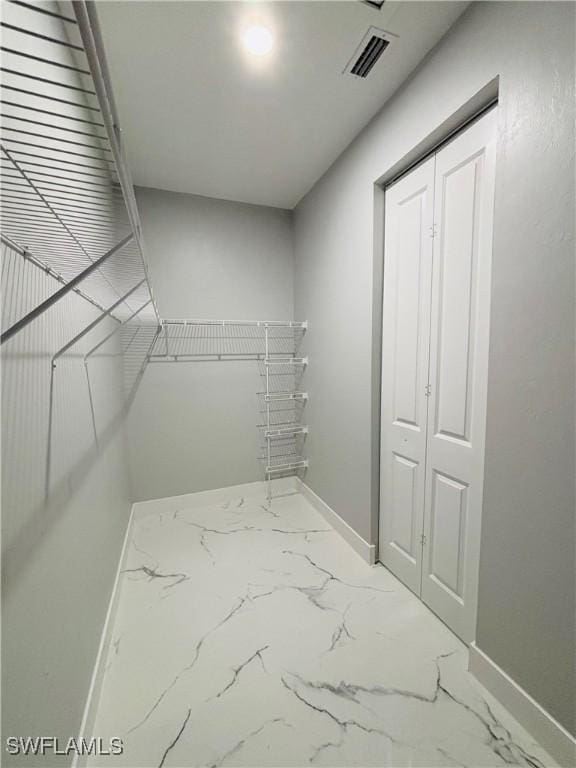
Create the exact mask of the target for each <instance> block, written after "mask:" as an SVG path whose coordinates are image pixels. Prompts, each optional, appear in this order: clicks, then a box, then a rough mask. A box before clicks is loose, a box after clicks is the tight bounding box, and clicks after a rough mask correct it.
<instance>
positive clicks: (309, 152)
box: [98, 0, 467, 208]
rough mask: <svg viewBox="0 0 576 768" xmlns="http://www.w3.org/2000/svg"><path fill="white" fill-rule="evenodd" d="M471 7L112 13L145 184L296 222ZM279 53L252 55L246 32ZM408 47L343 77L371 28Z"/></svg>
mask: <svg viewBox="0 0 576 768" xmlns="http://www.w3.org/2000/svg"><path fill="white" fill-rule="evenodd" d="M466 6H467V3H465V2H391V1H390V0H388V1H387V2H385V4H384V6H383V8H382V10H376V9H374V8H372V7H370V6H368V5H365V4H363V3H360V2H357V0H355V1H354V2H347V1H342V2H338V1H335V0H332V1H330V0H328V1H325V2H318V1H316V0H314V1H312V2H308V1H303V2H297V1H294V0H291V1H290V0H288V1H285V0H277V1H276V2H267V3H253V2H239V1H237V2H226V1H224V2H165V1H164V2H134V1H131V2H102V3H100V4H99V6H98V12H99V18H100V22H101V26H102V34H103V37H104V42H105V47H106V53H107V57H108V62H109V66H110V70H111V75H112V83H113V86H114V93H115V97H116V101H117V104H118V111H119V113H120V121H121V124H122V128H123V132H124V139H125V142H126V147H127V153H128V157H129V160H130V164H131V170H132V174H133V177H134V182H135V183H136V184H138V185H141V186H147V187H156V188H159V189H168V190H173V191H177V192H190V193H194V194H199V195H206V196H209V197H217V198H224V199H228V200H240V201H243V202H248V203H257V204H261V205H272V206H277V207H281V208H292V207H294V206H295V205H296V203H297V202H298V201H299V200H300V198H301V197H303V195H305V194H306V192H307V191H308V190H309V189H310V188H311V187H312V186H313V184H314V183H315V182H316V181H317V179H319V178H320V176H321V175H322V174H323V173H324V172H325V171H326V169H327V168H328V167H329V166H330V165H331V163H332V162H333V161H334V160H335V159H336V157H338V155H339V154H340V153H341V152H342V150H343V149H344V148H345V147H346V145H347V144H348V143H349V142H350V141H351V140H352V139H353V138H354V136H355V135H356V134H357V133H358V132H359V131H360V130H361V128H363V126H364V125H366V123H367V122H368V121H369V120H370V118H371V117H372V116H373V115H374V114H375V113H376V112H377V111H378V110H379V108H380V107H381V106H382V105H383V104H384V102H385V101H386V100H387V99H388V98H389V97H390V96H391V95H392V93H393V92H394V91H395V90H396V89H397V88H398V86H399V85H400V83H402V81H403V80H404V79H405V78H406V77H407V76H408V75H409V74H410V72H411V71H412V70H413V69H414V68H415V67H416V66H417V64H418V63H419V62H420V61H421V60H422V59H423V57H424V56H425V55H426V53H427V52H428V51H429V50H430V49H431V48H432V47H433V46H434V45H435V44H436V43H437V42H438V41H439V40H440V38H441V37H442V35H443V34H444V33H445V32H446V31H447V29H448V28H449V27H450V26H451V24H453V22H454V21H455V20H456V18H457V17H458V16H459V15H460V14H461V13H462V11H463V10H464V9H465V8H466ZM254 21H260V22H263V23H265V24H266V25H267V26H269V27H270V28H271V29H272V30H273V33H274V35H275V38H276V43H277V44H276V46H275V49H274V51H273V52H272V53H271V54H270V55H268V56H266V57H254V56H250V55H249V54H247V53H246V52H245V51H244V50H243V49H242V47H241V45H240V42H239V37H240V35H241V33H242V31H243V29H245V26H246V25H247V24H250V23H252V22H254ZM371 25H374V26H377V27H380V28H381V29H385V30H387V31H389V32H393V33H394V34H396V35H398V36H399V39H398V40H396V41H395V42H394V44H393V45H391V46H390V47H389V48H388V50H387V51H385V53H384V55H383V56H382V58H381V59H380V61H379V62H378V63H377V64H376V66H375V67H374V69H373V70H372V72H371V74H370V75H369V76H368V78H367V79H366V80H360V79H358V78H354V77H352V76H350V75H343V74H342V71H343V69H344V67H345V66H346V64H347V62H348V60H349V59H350V57H351V56H352V54H353V53H354V51H355V49H356V47H357V46H358V44H359V43H360V41H361V39H362V38H363V36H364V34H365V33H366V31H367V29H368V27H369V26H371Z"/></svg>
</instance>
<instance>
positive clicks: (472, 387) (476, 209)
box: [421, 110, 496, 641]
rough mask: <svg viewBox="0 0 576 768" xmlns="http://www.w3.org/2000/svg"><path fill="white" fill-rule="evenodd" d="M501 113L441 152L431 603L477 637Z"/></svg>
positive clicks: (429, 487)
mask: <svg viewBox="0 0 576 768" xmlns="http://www.w3.org/2000/svg"><path fill="white" fill-rule="evenodd" d="M495 117H496V115H495V110H492V111H491V112H489V113H488V114H486V115H485V116H484V117H482V118H481V119H480V120H478V121H477V122H476V123H474V124H472V125H471V126H470V127H469V128H468V129H467V130H465V131H464V132H463V133H462V134H460V135H459V136H457V137H456V138H455V139H454V140H453V141H452V142H451V143H450V144H448V145H447V146H446V147H445V148H444V149H442V150H440V152H438V153H437V155H436V184H435V212H434V222H435V236H434V241H433V242H434V269H433V280H432V307H431V319H432V324H431V338H430V392H431V394H430V402H429V410H428V430H427V433H428V436H427V443H428V445H427V464H426V491H425V513H424V514H425V520H424V534H425V545H424V564H423V574H422V593H421V594H422V599H423V600H424V602H426V603H427V604H428V605H429V606H430V607H431V608H432V610H433V611H435V613H437V614H438V615H439V616H440V617H441V618H442V619H443V620H444V621H445V622H446V623H447V624H448V626H449V627H451V628H452V629H453V630H454V632H456V634H458V635H459V636H460V637H461V638H462V639H463V640H465V641H470V640H472V639H474V632H475V622H476V602H477V581H478V560H479V547H480V518H481V510H482V490H483V474H484V438H485V424H486V388H487V372H488V325H489V303H490V301H489V299H490V264H491V252H492V216H493V207H494V165H495Z"/></svg>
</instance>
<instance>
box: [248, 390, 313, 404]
mask: <svg viewBox="0 0 576 768" xmlns="http://www.w3.org/2000/svg"><path fill="white" fill-rule="evenodd" d="M258 394H259V395H261V396H262V397H263V398H264V402H266V403H277V402H281V401H283V400H308V392H269V393H266V392H258Z"/></svg>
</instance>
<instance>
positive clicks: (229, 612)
mask: <svg viewBox="0 0 576 768" xmlns="http://www.w3.org/2000/svg"><path fill="white" fill-rule="evenodd" d="M183 498H184V499H185V498H186V497H183ZM187 498H190V497H187ZM180 504H181V506H180ZM120 589H121V591H120V597H119V603H118V610H117V613H116V617H115V622H114V627H113V634H112V642H111V644H110V651H109V655H108V658H107V660H106V672H105V676H104V682H103V686H102V692H101V698H100V702H99V707H98V713H97V717H96V723H95V728H94V735H96V736H99V737H102V738H109V737H111V736H118V737H120V738H122V739H123V741H124V754H123V755H122V756H121V757H114V758H112V757H100V758H95V757H93V758H91V762H90V763H89V765H90V766H107V768H113V766H114V768H116V766H118V768H120V767H123V766H133V767H134V768H136V767H138V768H147V767H148V766H158V767H162V766H165V767H166V768H168V766H171V767H172V768H174V767H175V766H178V767H179V768H184V767H190V766H211V767H214V768H216V767H217V766H253V767H254V768H255V767H256V766H263V767H265V768H272V766H284V767H286V768H287V767H288V766H290V767H292V768H296V767H299V766H357V767H360V766H394V767H395V768H401V767H403V766H414V767H417V766H420V767H421V768H436V766H465V767H466V768H484V767H488V766H501V765H519V766H529V767H530V768H541V766H551V765H554V763H553V761H552V760H551V759H550V757H549V756H548V755H547V754H546V753H545V752H544V751H543V750H542V749H541V748H540V747H539V746H538V745H537V744H536V743H534V741H533V739H531V737H530V736H529V735H528V734H527V733H526V732H525V731H524V730H523V729H522V728H521V727H520V726H519V725H518V724H517V723H516V722H515V721H514V720H513V719H512V718H511V716H510V715H509V714H508V713H507V712H506V711H505V710H504V709H503V708H502V707H500V705H499V704H498V703H497V702H496V701H495V700H494V699H492V698H491V697H490V696H489V694H488V693H486V692H485V691H484V690H483V689H482V688H481V687H480V686H479V685H478V684H477V683H476V682H475V680H474V679H473V678H472V677H471V676H470V675H469V673H468V672H467V651H466V648H465V646H464V645H463V644H462V643H461V642H460V641H459V640H458V639H457V638H456V637H455V636H454V635H453V634H452V633H451V632H450V631H449V630H448V629H447V627H446V626H445V625H444V624H442V622H441V621H439V620H438V619H437V618H436V617H435V616H434V615H433V614H432V613H431V612H430V611H429V610H428V609H427V608H426V607H425V606H424V605H423V604H422V603H421V602H420V601H419V600H418V599H417V598H416V597H415V596H414V595H413V594H412V593H411V592H410V591H408V590H407V589H406V588H405V587H404V586H403V585H402V584H400V583H399V582H398V580H397V579H396V578H395V577H394V576H392V574H391V573H389V572H388V571H387V570H386V569H385V568H383V567H382V566H375V567H372V568H371V567H369V566H368V565H366V564H365V563H364V562H363V561H362V560H361V559H360V558H359V556H358V555H357V554H356V553H355V552H354V551H353V550H352V549H350V547H349V546H348V544H346V543H345V542H344V541H343V540H342V539H341V538H340V536H339V534H338V533H336V532H335V531H334V530H332V529H331V528H330V527H329V525H328V524H327V523H326V522H325V520H324V519H323V518H322V517H321V516H320V515H319V514H318V513H317V512H316V511H315V510H314V509H313V508H312V507H311V506H310V505H309V503H308V502H307V501H306V500H305V499H304V498H303V497H302V496H301V495H300V494H297V493H287V494H286V495H284V496H282V497H281V498H277V499H276V500H275V501H274V503H273V506H272V509H271V510H270V511H269V510H267V509H266V505H265V501H264V498H263V497H251V498H248V497H246V498H244V497H240V496H234V497H232V496H230V497H229V498H228V499H226V500H225V501H222V500H221V499H220V500H219V501H218V502H217V503H216V502H215V501H212V502H207V503H206V504H205V505H204V506H188V508H187V506H186V503H185V502H179V501H178V499H175V500H174V504H173V506H172V507H171V508H170V509H169V510H168V511H167V509H166V505H164V506H163V507H162V509H160V508H159V510H158V511H155V510H154V507H153V506H150V504H148V506H147V508H146V512H145V513H144V514H142V515H140V516H138V517H137V518H136V519H135V521H134V525H133V529H132V534H131V538H130V541H129V549H128V553H127V559H126V562H125V563H124V569H123V573H122V577H121V587H120Z"/></svg>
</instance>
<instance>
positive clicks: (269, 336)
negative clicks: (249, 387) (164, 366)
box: [149, 319, 308, 504]
mask: <svg viewBox="0 0 576 768" xmlns="http://www.w3.org/2000/svg"><path fill="white" fill-rule="evenodd" d="M307 327H308V326H307V323H305V322H295V321H291V320H286V321H272V320H254V321H237V320H183V319H177V320H163V321H162V329H161V331H160V333H159V334H158V337H157V338H156V342H155V344H154V347H153V349H152V352H151V354H150V357H149V359H150V362H151V363H182V362H202V361H225V360H253V361H255V362H257V363H258V368H259V373H260V376H261V380H262V387H261V390H260V391H259V392H258V393H257V394H258V399H259V408H258V410H259V416H260V418H259V422H258V429H259V430H260V435H261V441H260V442H261V453H260V456H259V459H260V461H261V462H262V464H263V467H264V477H265V479H266V481H267V501H268V504H270V503H271V501H272V479H273V478H279V477H285V476H289V475H294V474H299V473H301V472H303V471H305V470H306V468H307V467H308V460H307V459H306V458H305V456H304V445H305V440H306V436H307V434H308V426H307V425H306V424H304V420H303V415H304V408H305V405H306V401H307V400H308V393H307V392H305V391H302V389H301V382H302V376H303V373H304V371H305V369H306V366H307V365H308V358H307V357H299V356H298V352H299V348H300V344H301V342H302V339H303V337H304V334H305V333H306V329H307Z"/></svg>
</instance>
